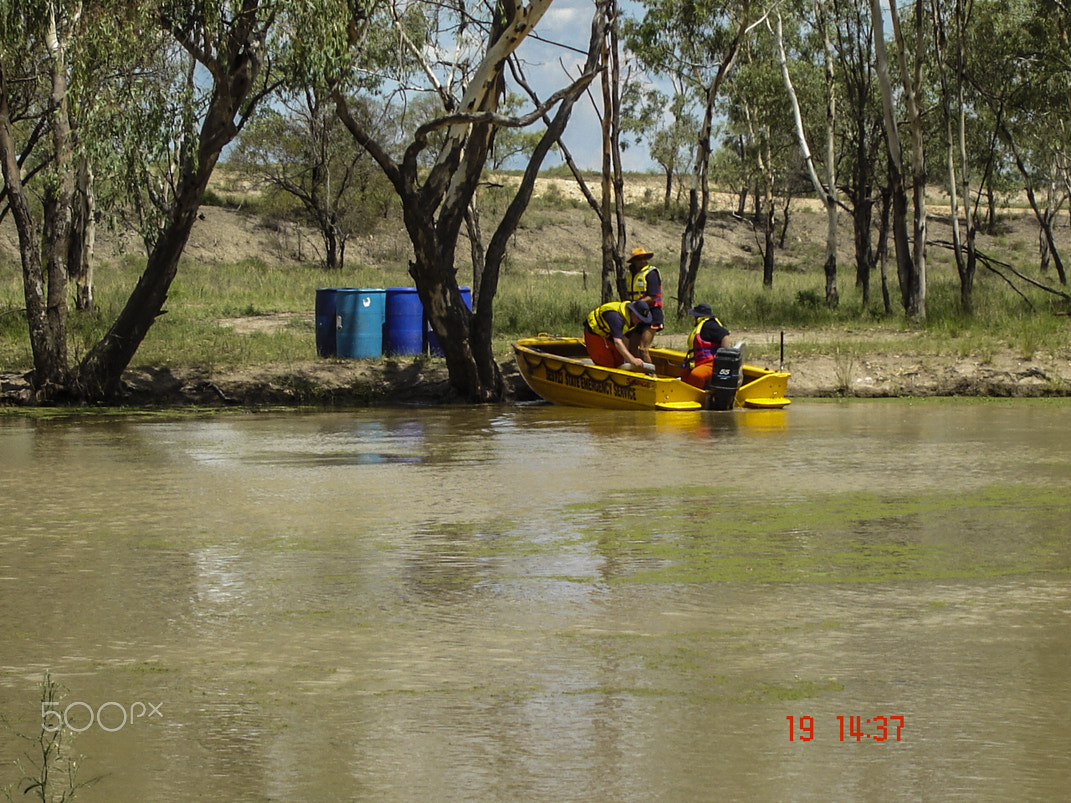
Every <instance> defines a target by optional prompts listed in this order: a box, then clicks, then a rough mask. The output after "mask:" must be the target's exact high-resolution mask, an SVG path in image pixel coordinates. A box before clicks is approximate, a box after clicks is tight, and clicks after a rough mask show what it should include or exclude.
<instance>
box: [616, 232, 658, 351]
mask: <svg viewBox="0 0 1071 803" xmlns="http://www.w3.org/2000/svg"><path fill="white" fill-rule="evenodd" d="M653 256H654V252H653V251H648V250H647V249H646V248H634V249H632V256H630V257H629V258H628V269H629V279H628V297H627V298H626V299H625V300H626V301H644V302H646V303H647V306H648V307H650V308H651V325H650V326H647V327H644V329H643V331H642V332H640V335H639V338H638V340H637V343H636V344H635V349H636V351H637V352H639V355H640V357H642V358H643V359H644V360H645V361H646V362H650V361H651V354H650V352H649V351H648V349H649V348H650V346H651V342H652V341H653V340H654V336H655V332H658V331H659V330H661V329H662V327H663V326H664V325H665V315H664V313H663V311H662V277H661V275H660V274H659V273H658V268H656V267H654V266H653V265H651V264H649V263H648V261H647V260H649V259H650V258H651V257H653Z"/></svg>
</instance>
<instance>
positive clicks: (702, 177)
mask: <svg viewBox="0 0 1071 803" xmlns="http://www.w3.org/2000/svg"><path fill="white" fill-rule="evenodd" d="M739 13H740V24H739V26H738V27H737V29H736V33H735V36H734V38H733V41H732V42H731V43H730V44H729V48H728V50H727V52H726V54H725V57H724V58H723V59H722V62H721V64H720V65H719V66H718V71H717V73H716V74H715V76H714V80H713V81H712V82H711V84H710V86H709V87H708V88H707V95H706V101H705V103H704V108H703V122H702V125H701V126H700V129H699V136H698V137H697V139H696V145H695V161H694V163H693V166H692V186H691V189H689V191H688V216H687V218H686V219H685V223H684V231H683V233H682V234H681V258H680V271H679V275H678V279H677V317H678V318H680V317H683V316H684V315H685V314H686V313H687V311H688V309H689V308H690V307H691V306H692V303H693V301H694V296H695V279H696V276H697V275H698V274H699V261H700V259H701V257H702V256H703V237H704V232H705V230H706V225H707V209H708V207H709V205H710V183H709V176H708V170H709V165H710V153H711V144H710V136H711V128H712V125H713V120H714V104H715V101H717V99H718V93H719V92H720V91H721V85H722V83H723V82H724V81H725V79H726V77H727V76H728V75H729V73H730V72H731V71H732V68H733V64H734V63H735V62H736V56H737V54H738V53H739V52H740V45H741V44H742V43H743V41H744V36H745V35H746V33H747V29H748V20H749V18H750V3H749V2H748V0H744V2H743V3H742V8H741V9H740V12H739Z"/></svg>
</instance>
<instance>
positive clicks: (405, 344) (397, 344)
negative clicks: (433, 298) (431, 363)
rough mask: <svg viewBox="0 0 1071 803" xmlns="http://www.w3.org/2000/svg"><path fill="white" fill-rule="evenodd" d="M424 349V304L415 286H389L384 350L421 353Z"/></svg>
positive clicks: (387, 351)
mask: <svg viewBox="0 0 1071 803" xmlns="http://www.w3.org/2000/svg"><path fill="white" fill-rule="evenodd" d="M423 350H424V305H423V304H421V303H420V296H418V295H417V289H416V288H415V287H388V288H387V323H386V326H385V327H384V333H383V351H384V352H386V353H387V354H420V353H421V352H422V351H423Z"/></svg>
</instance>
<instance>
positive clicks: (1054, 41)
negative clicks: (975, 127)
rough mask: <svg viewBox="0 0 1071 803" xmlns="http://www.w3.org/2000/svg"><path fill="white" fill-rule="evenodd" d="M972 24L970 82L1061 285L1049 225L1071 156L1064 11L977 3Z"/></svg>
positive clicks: (1043, 3)
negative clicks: (1016, 175) (1016, 176)
mask: <svg viewBox="0 0 1071 803" xmlns="http://www.w3.org/2000/svg"><path fill="white" fill-rule="evenodd" d="M974 20H975V24H974V25H973V26H972V28H971V34H972V36H971V39H970V45H971V46H970V47H969V48H968V52H969V54H970V59H969V61H968V66H967V72H968V76H969V80H970V81H971V84H972V86H973V87H974V89H975V90H976V92H977V95H978V98H979V100H980V102H981V103H984V104H985V107H986V108H987V109H988V111H989V113H990V119H991V120H992V121H993V123H992V124H993V126H994V128H995V131H996V133H997V135H998V136H999V137H1000V140H1001V144H1002V145H1003V147H1004V148H1006V150H1007V152H1008V154H1009V155H1010V160H1011V162H1012V164H1014V165H1015V169H1016V170H1017V172H1018V173H1019V176H1020V182H1021V185H1022V188H1023V190H1025V192H1026V196H1027V200H1028V202H1029V203H1030V207H1031V209H1032V210H1033V212H1034V215H1035V218H1036V219H1037V221H1038V226H1039V235H1040V237H1041V244H1042V254H1043V256H1044V255H1047V256H1048V257H1049V258H1051V259H1052V262H1053V264H1054V266H1055V268H1056V271H1057V275H1058V278H1059V281H1060V283H1061V284H1066V283H1067V274H1066V270H1065V268H1064V264H1063V259H1062V256H1061V254H1060V252H1059V249H1058V248H1057V243H1056V239H1055V236H1054V232H1053V229H1052V223H1053V220H1054V217H1055V213H1056V210H1058V208H1059V206H1060V205H1061V204H1062V203H1064V202H1065V200H1066V195H1065V192H1064V191H1063V188H1065V187H1066V185H1067V172H1068V168H1069V154H1071V130H1069V127H1068V120H1069V118H1071V89H1069V87H1071V64H1069V62H1068V59H1067V37H1068V34H1067V30H1068V28H1069V27H1071V18H1069V16H1068V8H1067V6H1066V5H1064V4H1062V3H1060V2H1059V0H1017V1H1016V2H1012V3H997V2H993V1H992V0H990V1H989V2H979V1H978V0H976V2H975V11H974ZM1039 195H1041V196H1043V197H1042V198H1039Z"/></svg>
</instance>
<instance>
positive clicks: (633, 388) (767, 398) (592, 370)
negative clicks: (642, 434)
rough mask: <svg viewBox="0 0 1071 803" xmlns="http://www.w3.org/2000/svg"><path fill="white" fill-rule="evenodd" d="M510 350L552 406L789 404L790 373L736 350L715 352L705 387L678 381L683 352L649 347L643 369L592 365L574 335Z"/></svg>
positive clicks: (657, 407) (664, 407) (526, 342)
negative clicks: (747, 359) (746, 357)
mask: <svg viewBox="0 0 1071 803" xmlns="http://www.w3.org/2000/svg"><path fill="white" fill-rule="evenodd" d="M513 351H514V354H516V357H517V367H518V368H519V369H520V372H521V376H523V377H524V381H525V382H527V383H528V387H530V388H531V389H532V390H533V391H534V392H535V393H537V394H539V396H541V397H542V398H544V399H546V400H547V401H549V402H552V403H554V404H564V405H568V406H571V407H603V408H606V409H611V410H718V409H722V410H727V409H732V408H733V407H751V408H781V407H785V406H787V405H788V404H790V403H791V402H790V401H789V399H788V398H787V397H786V395H785V394H786V392H787V390H788V377H789V374H788V373H787V372H785V371H772V370H770V369H767V368H760V367H758V366H755V365H748V364H745V363H742V362H741V361H740V357H741V354H740V350H739V349H719V350H718V352H719V360H720V362H719V360H716V361H715V367H716V370H715V377H714V378H713V380H712V385H713V387H712V388H711V389H709V390H702V389H700V388H697V387H694V386H692V385H689V384H688V383H687V382H682V381H681V378H680V376H681V371H682V367H683V365H684V357H685V354H684V352H683V351H674V350H672V349H663V348H651V349H650V355H651V360H652V361H653V362H651V363H649V364H647V366H646V370H645V371H639V370H637V369H632V368H602V367H600V366H597V365H594V364H593V363H592V362H591V359H590V358H589V357H588V353H587V349H586V348H584V341H583V340H580V339H579V338H575V337H551V336H547V335H540V336H539V337H529V338H523V339H521V340H518V341H516V342H515V343H514V344H513ZM734 360H735V363H734ZM719 372H720V373H721V374H722V376H721V378H720V380H719V377H718V374H719Z"/></svg>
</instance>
